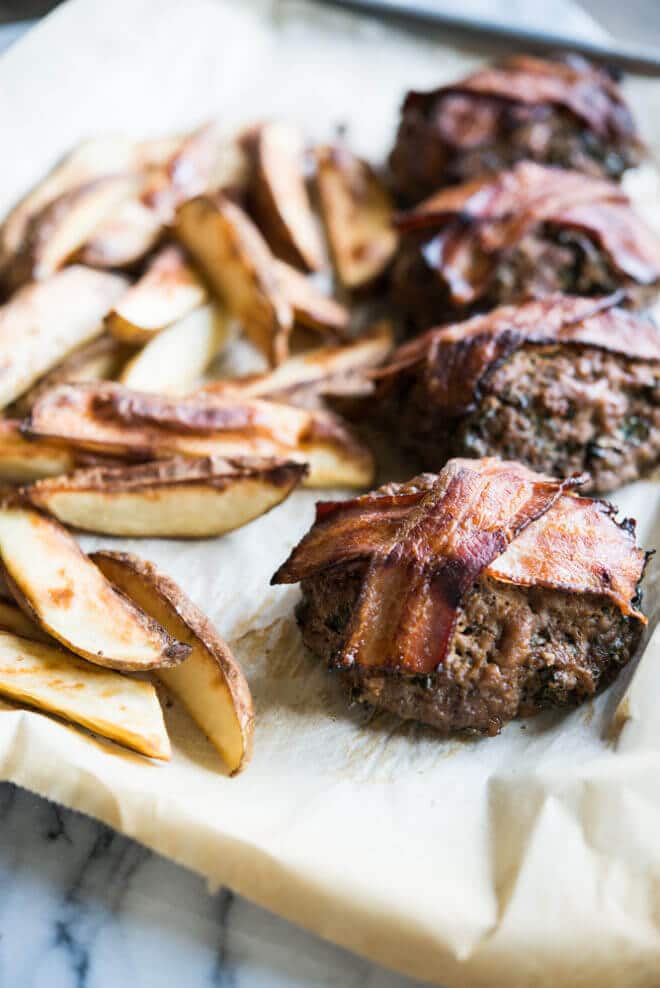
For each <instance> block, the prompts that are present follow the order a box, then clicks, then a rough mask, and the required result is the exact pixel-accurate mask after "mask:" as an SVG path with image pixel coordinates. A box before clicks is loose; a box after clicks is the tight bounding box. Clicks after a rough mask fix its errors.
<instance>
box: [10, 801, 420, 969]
mask: <svg viewBox="0 0 660 988" xmlns="http://www.w3.org/2000/svg"><path fill="white" fill-rule="evenodd" d="M420 984H421V983H420V982H413V981H410V980H408V979H406V978H401V977H399V976H397V975H396V974H393V973H391V972H388V971H385V970H383V969H382V968H379V967H377V966H375V965H373V964H370V963H368V962H367V961H364V960H361V959H360V958H357V957H355V956H354V955H352V954H349V953H348V952H347V951H344V950H341V949H340V948H338V947H334V946H332V945H331V944H328V943H325V942H324V941H322V940H320V939H318V938H317V937H314V936H311V935H309V934H307V933H305V932H304V931H302V930H300V929H298V928H297V927H294V926H291V925H290V924H288V923H286V922H285V921H284V920H281V919H278V918H277V917H276V916H273V915H271V914H270V913H267V912H265V911H264V910H262V909H259V908H258V907H257V906H254V905H252V904H251V903H249V902H246V900H245V899H242V898H240V897H239V896H235V895H232V893H231V892H229V891H227V890H226V889H223V890H221V891H220V892H218V893H217V894H215V895H209V894H208V893H207V891H206V887H205V885H204V882H203V881H202V879H201V878H198V877H197V876H196V875H193V874H192V873H191V872H188V871H185V870H184V869H183V868H179V867H178V866H177V865H175V864H172V863H171V862H169V861H166V860H165V859H163V858H160V857H158V856H157V855H155V854H152V853H150V852H149V851H147V850H146V849H145V848H143V847H141V846H140V845H138V844H136V843H135V842H134V841H131V840H128V839H127V838H125V837H121V836H119V835H118V834H116V833H114V832H113V831H111V830H109V829H108V828H107V827H104V826H102V825H100V824H98V823H96V822H95V821H93V820H89V819H88V818H86V817H82V816H80V815H78V814H76V813H70V812H68V811H66V810H61V809H60V808H59V807H57V806H55V805H53V804H51V803H48V802H46V801H45V800H42V799H39V798H37V797H36V796H33V795H32V794H30V793H27V792H25V791H23V790H20V789H17V788H16V787H15V786H12V785H9V784H6V783H5V784H1V785H0V986H2V988H120V986H125V988H180V986H186V988H211V986H222V988H415V986H420Z"/></svg>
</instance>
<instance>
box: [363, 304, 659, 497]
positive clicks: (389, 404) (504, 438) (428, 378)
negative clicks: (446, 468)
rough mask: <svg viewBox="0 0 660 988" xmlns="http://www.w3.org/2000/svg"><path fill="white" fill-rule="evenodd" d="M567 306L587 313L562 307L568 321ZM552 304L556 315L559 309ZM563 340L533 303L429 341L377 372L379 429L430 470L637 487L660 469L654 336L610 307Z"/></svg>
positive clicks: (656, 343) (605, 487)
mask: <svg viewBox="0 0 660 988" xmlns="http://www.w3.org/2000/svg"><path fill="white" fill-rule="evenodd" d="M574 302H578V303H580V305H582V307H583V311H584V304H585V300H572V299H566V298H564V299H562V300H561V305H563V307H564V308H565V313H564V318H565V319H566V320H569V319H570V318H571V311H573V312H574V313H577V311H578V310H577V309H576V308H575V307H574V306H573V303H574ZM550 305H552V310H551V311H552V314H553V315H554V316H555V317H556V316H557V312H558V310H559V308H560V307H561V305H560V300H558V299H557V300H548V306H550ZM526 312H528V313H529V317H530V320H531V321H530V322H529V323H528V324H527V330H525V329H524V328H522V326H523V323H524V320H525V313H526ZM507 314H509V315H508V316H507ZM514 319H517V320H518V326H517V330H516V332H518V333H520V334H521V335H519V336H518V340H517V343H515V342H514V341H513V337H512V329H511V327H512V325H513V321H514ZM461 327H462V332H461ZM470 327H472V329H470ZM498 327H499V328H498ZM589 327H591V330H589ZM595 327H598V328H599V330H600V332H601V338H600V339H598V338H597V337H596V336H595V335H593V334H594V328H595ZM626 328H627V330H628V342H627V343H626V341H625V338H624V337H625V332H626ZM570 330H571V337H570V338H569V337H568V336H567V335H566V334H565V331H564V332H562V331H561V330H560V331H559V333H558V334H557V335H556V336H555V335H554V334H553V332H552V330H551V328H550V327H549V326H548V322H547V317H546V318H545V319H544V317H543V308H542V307H541V306H540V304H533V305H530V306H521V307H518V308H517V309H514V308H506V309H499V310H495V311H494V312H493V313H491V314H490V316H485V317H481V318H479V319H475V320H472V321H471V322H469V323H465V324H461V325H460V326H457V327H453V328H452V327H447V329H446V330H440V331H431V333H429V334H426V336H424V337H420V338H419V340H416V341H413V343H411V344H407V345H406V346H404V347H401V348H400V349H399V351H398V352H395V354H394V355H393V357H392V361H391V364H390V367H389V368H385V369H384V371H383V375H384V376H383V381H382V384H381V399H382V403H381V404H380V405H379V406H378V408H379V416H381V421H383V419H384V422H385V423H386V424H387V425H388V426H389V427H390V428H391V429H394V430H396V434H397V435H398V436H399V439H400V442H401V444H402V446H403V447H404V448H406V449H408V450H410V451H411V452H413V454H414V455H416V456H417V457H418V458H419V462H420V464H421V465H422V466H424V467H425V468H427V469H436V470H437V469H439V468H440V467H441V466H442V465H443V464H444V463H445V461H446V460H447V459H449V458H450V457H452V456H475V457H478V456H494V455H495V456H503V457H505V458H510V459H516V460H519V461H521V462H522V463H526V464H527V465H528V466H530V467H532V468H533V469H535V470H540V471H543V472H547V473H551V474H553V475H555V476H558V477H568V476H570V475H571V474H573V473H576V472H583V471H587V472H588V473H589V474H590V481H589V482H588V484H587V485H586V487H585V490H589V491H607V490H612V489H614V488H616V487H618V486H620V485H621V484H624V483H628V482H629V481H632V480H636V479H638V478H639V477H641V476H644V474H646V473H648V472H649V471H651V470H652V469H654V467H655V466H656V465H657V464H658V463H660V334H659V333H658V332H657V331H656V330H655V328H654V327H652V326H651V325H650V324H649V323H648V322H646V321H642V320H641V319H639V318H638V317H635V316H633V315H631V314H629V313H624V312H622V311H621V310H618V309H616V308H610V309H609V310H607V309H605V310H603V311H601V312H600V313H597V314H596V315H595V316H591V317H589V316H587V318H584V319H582V320H581V321H580V319H579V317H578V321H577V322H573V323H572V325H571V326H570ZM526 332H528V333H529V335H526ZM589 332H591V333H592V337H591V340H590V339H589ZM545 334H547V335H545ZM544 335H545V339H544ZM562 337H563V338H562ZM608 338H609V340H610V341H611V342H610V344H609V345H610V347H611V350H608V349H607V343H608ZM644 340H646V346H644V345H643V341H644ZM413 351H415V361H414V362H410V363H406V361H407V360H409V359H410V358H412V355H413ZM617 351H618V352H617ZM390 368H392V373H390Z"/></svg>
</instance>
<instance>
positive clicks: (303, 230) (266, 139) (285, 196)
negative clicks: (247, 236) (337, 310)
mask: <svg viewBox="0 0 660 988" xmlns="http://www.w3.org/2000/svg"><path fill="white" fill-rule="evenodd" d="M247 144H248V147H249V149H250V151H251V154H252V157H253V170H252V180H251V183H250V192H249V201H250V206H251V209H252V214H253V215H254V217H255V219H256V221H257V225H258V226H259V228H260V230H261V231H262V233H263V234H264V236H265V238H266V240H267V241H268V243H269V245H270V247H271V249H272V251H273V253H274V254H275V255H276V256H277V257H279V258H281V259H282V260H283V261H286V262H288V263H289V264H292V265H294V266H295V267H297V268H303V270H305V271H318V270H319V269H320V268H322V267H323V262H324V253H323V243H322V241H321V237H320V235H319V230H318V227H317V225H316V219H315V217H314V214H313V213H312V207H311V205H310V202H309V196H308V194H307V187H306V185H305V170H304V153H305V152H304V146H303V140H302V136H301V134H300V133H299V131H298V130H297V129H296V128H295V127H293V126H291V125H290V124H287V123H282V122H280V121H272V122H270V123H265V124H262V125H261V126H260V127H257V128H256V130H255V132H254V133H253V136H252V139H251V140H249V141H248V142H247Z"/></svg>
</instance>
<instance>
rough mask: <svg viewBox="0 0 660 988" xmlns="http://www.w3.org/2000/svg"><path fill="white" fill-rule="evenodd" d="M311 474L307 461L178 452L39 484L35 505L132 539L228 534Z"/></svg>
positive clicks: (32, 497) (31, 496)
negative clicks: (194, 455)
mask: <svg viewBox="0 0 660 988" xmlns="http://www.w3.org/2000/svg"><path fill="white" fill-rule="evenodd" d="M305 473H306V467H305V465H304V464H301V463H292V462H286V461H282V460H244V461H241V460H224V459H221V458H220V457H202V458H199V459H194V458H188V457H175V458H173V459H171V460H159V461H157V462H153V463H144V464H142V463H139V464H132V465H130V466H117V467H90V468H88V469H84V470H77V471H76V472H75V473H72V474H70V475H69V476H64V477H57V478H53V479H52V481H42V482H38V483H35V484H33V485H32V486H31V487H29V488H27V489H26V490H25V491H24V494H25V496H26V498H27V499H28V500H29V501H30V502H31V503H32V504H34V505H35V506H36V507H38V508H41V509H42V510H44V511H47V512H48V513H49V514H51V515H53V516H54V517H55V518H57V519H58V520H59V521H61V522H63V523H64V524H65V525H69V526H71V527H73V528H78V529H82V530H83V531H86V532H96V533H99V534H103V535H121V536H125V537H126V538H184V539H199V538H209V537H212V536H216V535H223V534H224V533H225V532H231V531H233V530H234V529H236V528H240V527H241V526H243V525H247V524H248V523H249V522H251V521H253V520H254V519H255V518H258V517H259V516H260V515H263V514H265V513H266V512H267V511H270V510H271V508H274V507H275V506H276V505H277V504H280V503H281V502H282V501H284V500H285V498H287V497H288V496H289V494H290V493H291V491H292V490H293V489H294V488H295V487H296V486H297V485H298V484H299V483H300V481H301V480H302V479H303V477H304V476H305Z"/></svg>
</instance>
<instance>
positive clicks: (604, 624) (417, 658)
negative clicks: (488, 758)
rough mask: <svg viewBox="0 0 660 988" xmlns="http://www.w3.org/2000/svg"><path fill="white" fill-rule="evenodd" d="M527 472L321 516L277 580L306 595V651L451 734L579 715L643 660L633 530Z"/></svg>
mask: <svg viewBox="0 0 660 988" xmlns="http://www.w3.org/2000/svg"><path fill="white" fill-rule="evenodd" d="M578 482H579V481H577V480H571V481H559V480H553V479H552V478H550V477H546V476H543V475H541V474H536V473H533V472H532V471H531V470H528V469H527V468H526V467H524V466H522V465H520V464H517V463H508V462H505V461H502V460H496V459H492V458H491V459H484V460H451V461H450V462H449V463H448V464H447V465H446V467H445V468H444V469H443V470H442V472H441V473H440V474H438V475H437V476H436V475H431V474H424V475H422V476H421V477H417V478H415V480H413V481H411V482H410V483H409V484H406V485H390V486H388V487H384V488H381V489H380V490H378V491H374V492H373V493H371V494H367V495H365V496H364V497H359V498H356V499H354V500H351V501H342V502H325V503H324V502H321V503H320V504H318V505H317V511H316V521H315V523H314V525H313V526H312V528H311V529H310V531H309V532H308V534H307V535H306V536H305V537H304V538H303V540H302V541H301V542H300V544H299V545H298V546H297V547H296V548H295V549H294V551H293V552H292V554H291V556H290V557H289V559H288V560H287V562H286V563H284V565H283V566H282V567H281V569H280V570H278V572H277V573H276V574H275V576H274V577H273V583H296V582H298V581H300V582H301V585H302V591H303V598H302V602H301V604H300V605H299V608H298V612H297V617H298V622H299V624H300V627H301V629H302V634H303V638H304V640H305V643H306V644H307V645H308V647H309V648H310V649H311V650H312V651H313V652H314V653H316V655H318V656H319V657H321V658H323V659H324V660H325V661H326V662H327V663H328V665H329V666H330V667H331V668H332V669H335V670H338V671H339V672H340V673H341V674H342V676H343V679H344V680H345V682H346V684H347V686H348V687H349V689H350V690H351V691H352V695H353V697H354V698H355V699H357V700H360V701H365V702H367V703H369V704H372V705H373V706H375V707H381V708H384V709H386V710H390V711H393V712H394V713H396V714H399V716H401V717H404V718H410V719H414V720H418V721H422V722H424V723H427V724H431V725H433V726H434V727H436V728H438V729H439V730H440V731H441V732H443V733H445V734H449V733H451V732H454V731H473V732H474V731H476V732H482V733H486V734H496V733H497V732H498V731H499V729H500V727H501V726H502V724H503V723H505V722H506V721H508V720H511V719H512V718H513V717H517V716H527V715H529V714H533V713H536V712H538V711H539V710H541V709H542V708H544V707H554V706H567V705H573V704H577V703H580V702H581V701H583V700H585V699H586V698H587V697H589V696H592V695H593V694H594V693H595V692H596V690H597V689H599V688H600V687H602V686H604V685H605V684H607V683H608V682H610V681H611V680H612V679H613V678H614V677H615V676H616V674H617V673H618V671H619V669H621V667H622V666H623V665H625V664H626V662H628V660H629V659H630V657H631V656H632V655H633V653H634V651H635V648H636V646H637V643H638V641H639V637H640V633H641V630H642V626H643V624H644V623H645V618H644V616H643V615H642V614H641V613H640V611H639V609H638V607H639V602H640V594H639V589H638V586H639V582H640V580H641V577H642V573H643V570H644V564H645V554H644V552H642V551H641V550H640V549H639V548H637V547H636V544H635V534H634V524H633V523H632V522H627V521H626V522H623V523H619V522H617V521H616V519H615V517H614V514H613V509H612V508H611V507H610V506H608V505H607V504H605V503H604V502H601V501H594V500H591V499H590V498H585V497H578V496H577V495H576V494H575V493H574V491H573V488H574V486H575V485H576V484H577V483H578Z"/></svg>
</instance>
